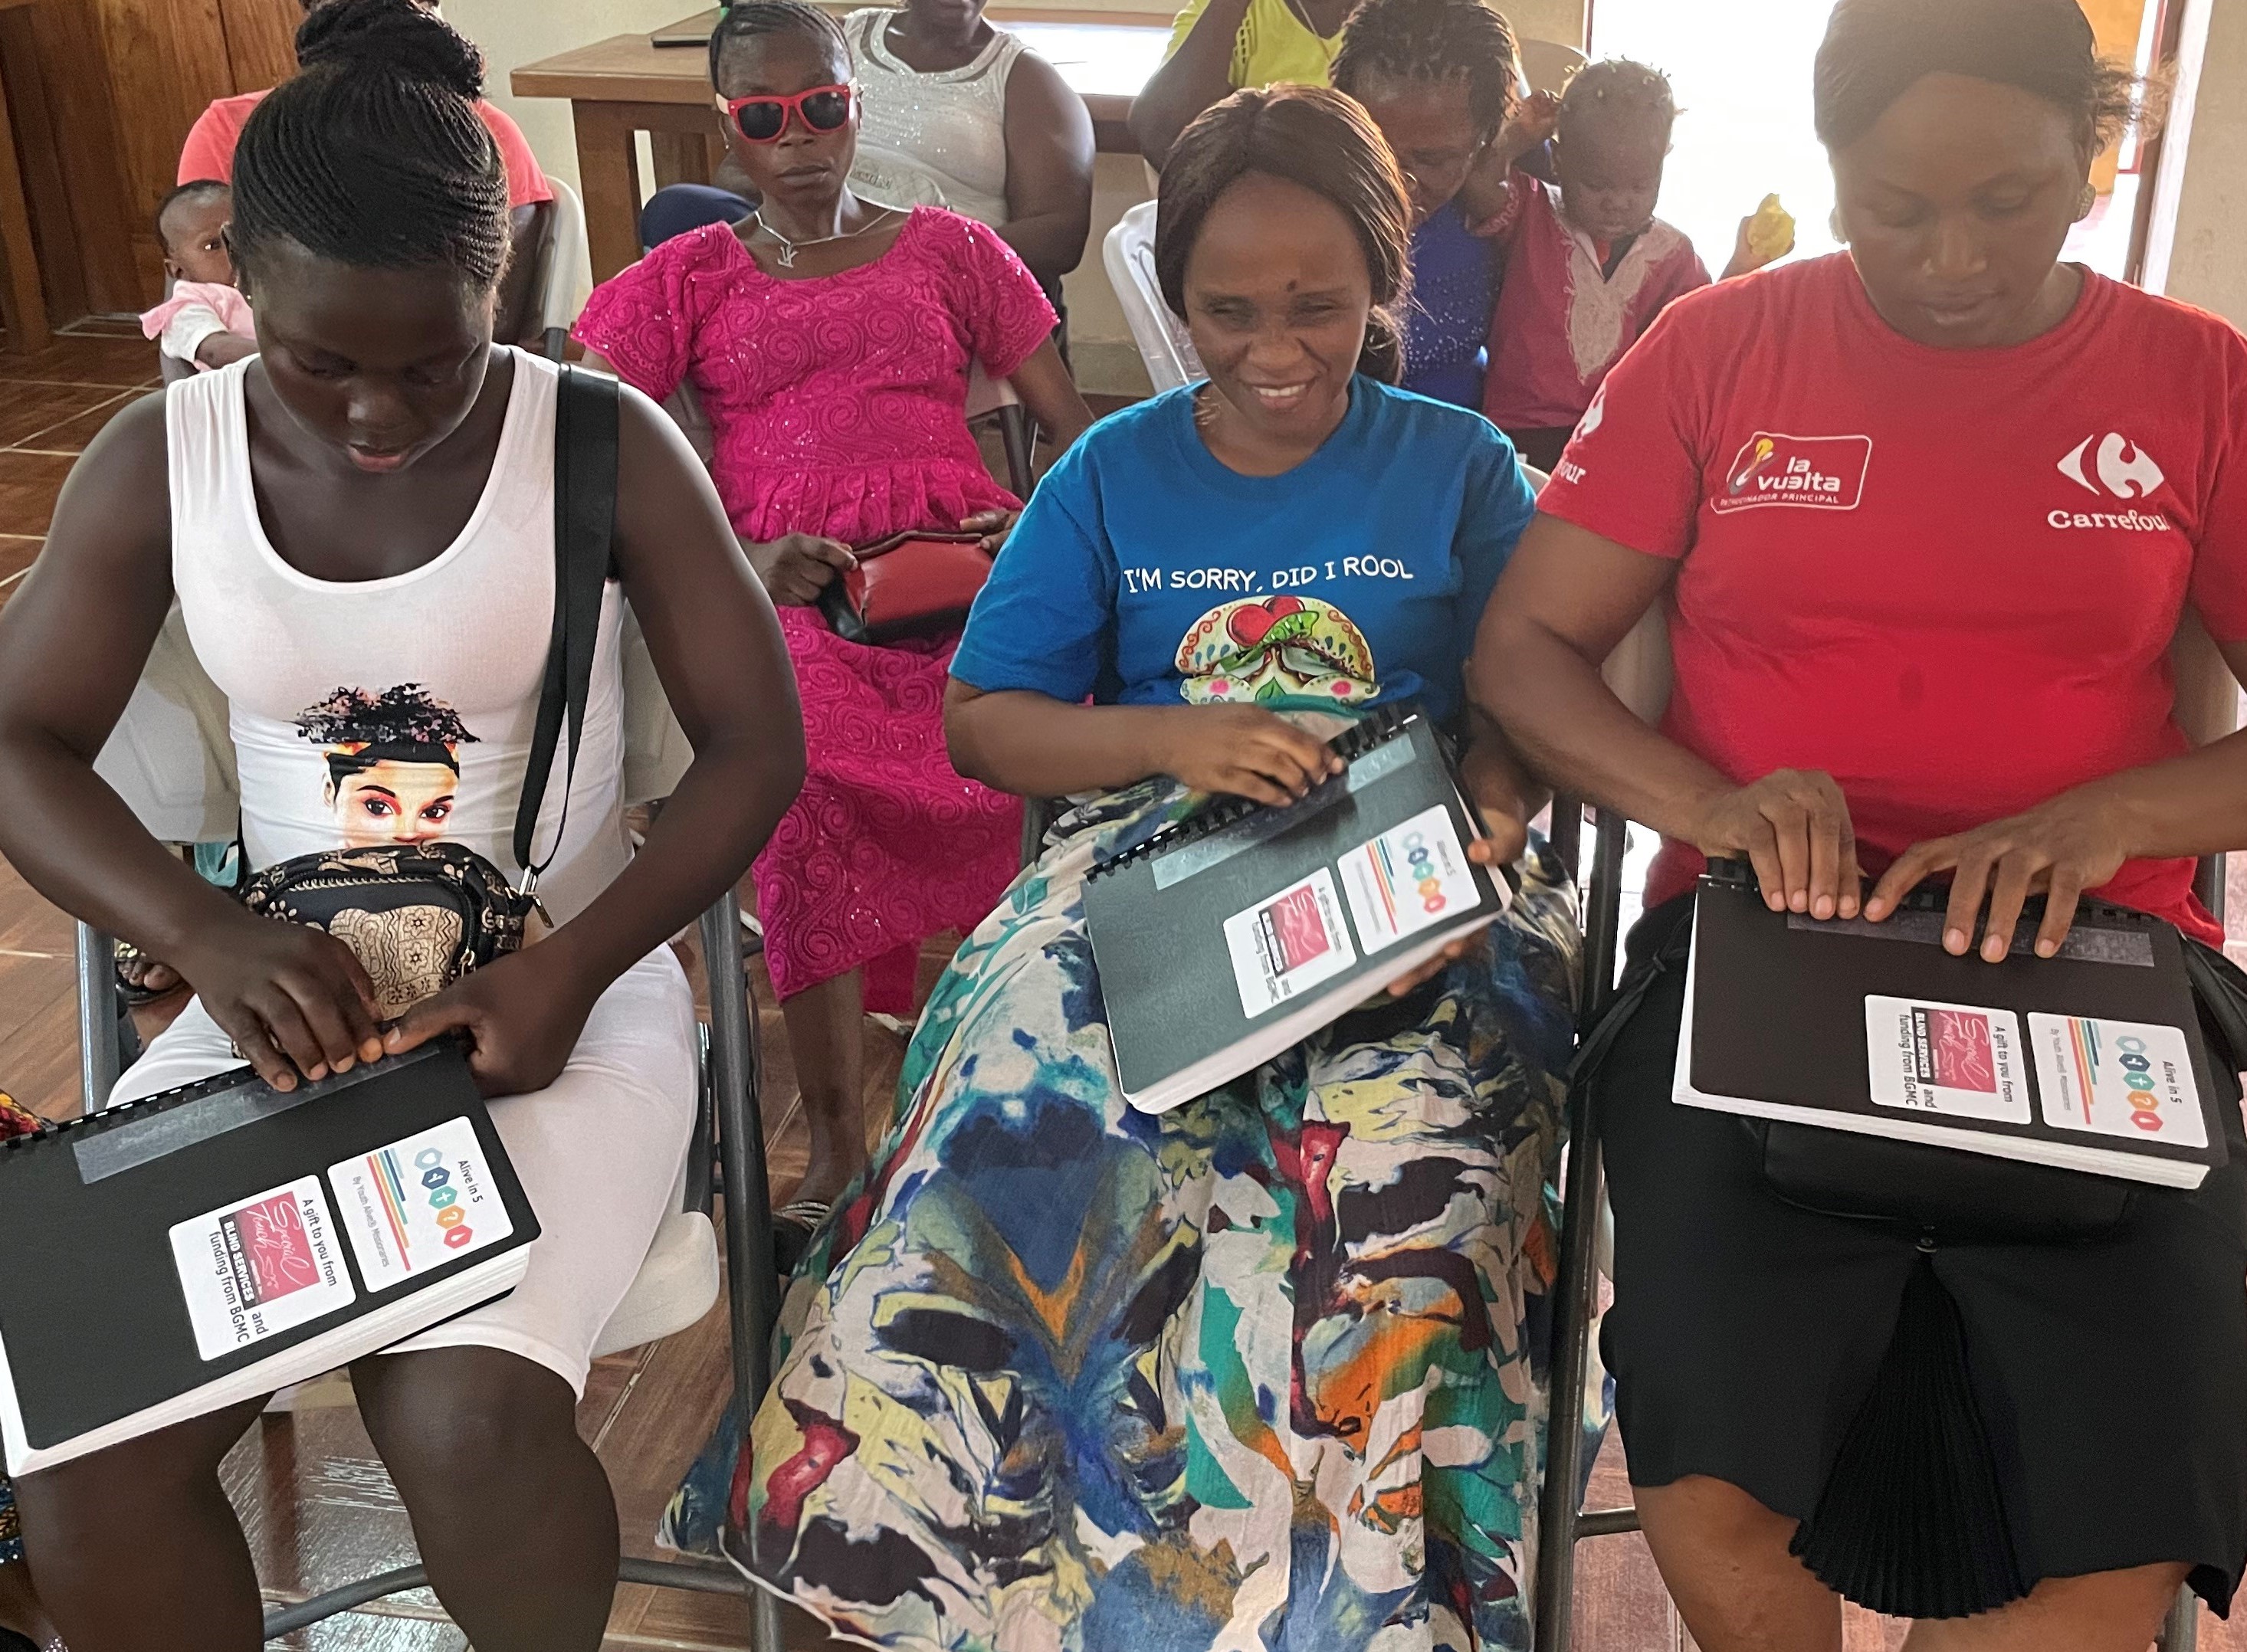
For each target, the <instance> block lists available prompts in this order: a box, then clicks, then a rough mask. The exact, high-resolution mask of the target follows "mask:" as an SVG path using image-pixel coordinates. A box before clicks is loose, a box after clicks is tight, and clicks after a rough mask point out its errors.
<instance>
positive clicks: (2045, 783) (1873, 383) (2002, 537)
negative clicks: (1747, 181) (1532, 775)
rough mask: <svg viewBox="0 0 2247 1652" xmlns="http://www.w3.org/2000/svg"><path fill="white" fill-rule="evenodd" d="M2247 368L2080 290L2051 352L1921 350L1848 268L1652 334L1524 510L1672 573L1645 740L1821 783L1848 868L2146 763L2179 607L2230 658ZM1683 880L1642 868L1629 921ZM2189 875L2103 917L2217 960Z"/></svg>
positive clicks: (2178, 328)
mask: <svg viewBox="0 0 2247 1652" xmlns="http://www.w3.org/2000/svg"><path fill="white" fill-rule="evenodd" d="M2244 447H2247V339H2243V338H2241V337H2240V335H2239V333H2238V332H2237V330H2235V329H2234V328H2233V327H2232V326H2231V325H2230V324H2229V323H2227V322H2225V321H2223V320H2222V319H2220V318H2218V317H2215V316H2211V315H2208V314H2206V313H2204V312H2203V311H2198V310H2194V309H2190V308H2189V307H2187V306H2185V305H2183V304H2174V303H2171V302H2170V301H2168V300H2167V299H2164V298H2157V297H2152V296H2151V295H2149V294H2147V293H2143V292H2141V291H2139V290H2136V289H2135V288H2132V287H2125V286H2121V285H2120V284H2118V283H2114V282H2112V281H2108V280H2107V279H2105V278H2104V277H2102V276H2097V275H2093V274H2090V273H2088V272H2086V274H2085V276H2084V279H2083V292H2082V295H2081V297H2080V298H2079V299H2078V301H2077V303H2076V304H2075V307H2074V309H2073V311H2071V312H2070V313H2069V315H2068V316H2067V317H2066V319H2065V320H2063V321H2062V322H2061V323H2060V324H2059V325H2058V326H2057V327H2054V328H2053V329H2052V331H2049V332H2047V333H2046V334H2044V335H2043V336H2042V337H2040V338H2032V339H2031V340H2030V341H2029V342H2028V343H2026V344H2024V345H2015V346H2013V347H2012V348H2010V349H2003V350H1937V349H1933V348H1929V346H1926V345H1917V344H1914V343H1912V342H1910V341H1909V340H1908V339H1906V338H1902V336H1900V335H1899V334H1897V333H1896V332H1895V331H1893V330H1892V329H1890V328H1889V327H1888V324H1886V323H1885V322H1883V321H1882V320H1881V318H1880V317H1879V315H1878V314H1877V313H1876V312H1875V311H1874V309H1873V307H1872V304H1871V303H1870V301H1869V300H1868V298H1867V297H1866V296H1865V290H1864V288H1863V286H1862V284H1861V283H1860V282H1859V280H1858V278H1857V273H1856V269H1855V267H1854V265H1853V264H1852V263H1850V261H1849V259H1848V256H1847V255H1846V254H1837V255H1835V256H1831V257H1827V258H1820V259H1813V260H1810V261H1807V262H1805V263H1796V264H1791V265H1787V266H1784V267H1782V268H1779V269H1777V270H1769V271H1766V272H1765V273H1762V274H1759V275H1756V276H1749V277H1746V278H1745V279H1742V280H1738V281H1728V282H1725V283H1720V284H1719V285H1718V286H1714V287H1711V288H1709V289H1708V290H1705V291H1703V292H1699V293H1695V294H1692V295H1690V296H1689V297H1686V298H1684V299H1682V300H1681V301H1679V302H1678V303H1677V304H1675V305H1673V306H1672V307H1671V308H1670V310H1669V311H1666V312H1665V313H1664V314H1663V317H1662V318H1661V320H1660V321H1658V322H1656V324H1655V326H1654V328H1653V330H1652V331H1649V333H1648V334H1647V336H1646V338H1645V339H1644V341H1643V343H1642V344H1641V345H1639V346H1638V348H1637V349H1636V350H1634V351H1633V352H1631V353H1630V354H1629V356H1628V357H1626V358H1624V359H1623V361H1622V363H1620V364H1619V365H1617V366H1616V368H1615V372H1613V373H1612V374H1610V375H1609V377H1608V381H1607V385H1606V387H1605V389H1604V390H1603V391H1602V394H1601V396H1600V398H1599V399H1598V400H1596V401H1595V403H1594V404H1593V406H1592V408H1591V410H1590V411H1589V412H1588V413H1587V414H1586V415H1585V418H1584V421H1583V423H1582V425H1581V426H1580V427H1578V430H1577V433H1576V438H1575V440H1574V441H1573V442H1571V443H1570V444H1569V447H1568V450H1567V455H1566V456H1565V457H1564V458H1563V459H1562V461H1561V467H1560V469H1559V472H1558V474H1555V475H1554V478H1553V481H1552V485H1551V486H1550V487H1549V488H1547V489H1546V491H1545V494H1544V496H1543V498H1542V499H1541V500H1540V502H1539V503H1540V508H1541V509H1545V510H1547V511H1550V512H1552V513H1553V514H1554V515H1558V516H1560V517H1562V518H1564V519H1565V520H1567V521H1569V522H1574V523H1576V524H1578V525H1579V526H1581V527H1583V528H1587V529H1590V530H1591V531H1593V532H1594V533H1596V534H1599V535H1602V536H1604V537H1606V538H1608V539H1612V540H1614V541H1615V542H1617V543H1621V544H1623V545H1627V546H1629V547H1630V548H1631V549H1633V550H1640V551H1643V552H1645V553H1647V554H1648V555H1649V556H1665V557H1670V558H1676V559H1681V561H1682V565H1681V567H1680V568H1679V570H1678V573H1677V582H1676V584H1675V586H1674V587H1673V590H1672V595H1671V597H1670V602H1669V620H1670V650H1671V654H1672V657H1673V659H1674V661H1675V666H1676V686H1675V689H1674V690H1673V692H1672V694H1671V698H1670V708H1669V711H1668V713H1666V714H1665V715H1664V717H1663V724H1662V727H1663V733H1665V734H1668V735H1669V736H1670V738H1671V739H1672V740H1675V741H1677V742H1678V743H1679V744H1680V745H1682V746H1684V747H1686V748H1687V749H1688V750H1690V751H1692V752H1694V753H1696V754H1698V755H1699V756H1700V757H1702V758H1703V759H1704V761H1707V762H1709V763H1710V764H1711V765H1712V766H1714V767H1715V768H1717V769H1718V770H1719V771H1720V772H1722V773H1723V774H1724V775H1726V776H1728V777H1729V778H1731V780H1733V781H1735V782H1739V783H1742V784H1745V783H1746V782H1750V781H1752V780H1754V779H1756V778H1758V777H1759V776H1760V775H1765V774H1767V773H1769V772H1770V771H1772V769H1775V768H1822V769H1825V770H1826V771H1827V772H1828V773H1830V774H1831V775H1833V776H1834V780H1835V781H1836V782H1839V784H1840V785H1841V790H1842V792H1843V793H1844V795H1847V798H1848V800H1849V809H1850V814H1851V816H1852V817H1853V819H1854V822H1855V824H1856V829H1857V836H1858V840H1859V843H1860V854H1861V857H1863V858H1864V859H1865V860H1866V861H1867V863H1868V870H1876V869H1878V868H1880V867H1882V866H1885V865H1886V864H1887V863H1888V860H1889V859H1891V858H1893V857H1895V855H1896V854H1897V853H1899V852H1900V851H1901V850H1903V849H1904V848H1905V847H1907V846H1908V845H1909V844H1910V843H1915V842H1917V841H1919V840H1921V839H1923V838H1927V837H1933V836H1942V835H1943V834H1945V833H1949V832H1954V831H1958V830H1963V829H1966V828H1969V827H1971V826H1977V825H1980V824H1983V823H1986V822H1989V821H1991V820H1996V819H1999V818H2002V817H2003V816H2007V815H2011V814H2014V813H2017V812H2018V811H2020V810H2022V809H2028V808H2030V807H2032V806H2033V805H2035V804H2037V803H2040V802H2044V801H2045V800H2046V799H2047V798H2050V797H2052V796H2053V795H2056V794H2058V793H2059V792H2062V791H2065V790H2066V789H2068V788H2070V787H2073V786H2077V785H2080V784H2082V783H2083V782H2087V781H2091V780H2094V779H2097V778H2099V777H2100V776H2102V775H2110V774H2113V773H2114V772H2115V771H2117V770H2119V769H2124V768H2135V767H2138V766H2140V765H2141V764H2145V763H2149V762H2153V761H2157V760H2159V759H2161V758H2164V757H2168V756H2171V755H2173V754H2176V753H2178V752H2181V751H2182V750H2184V749H2185V744H2186V742H2185V738H2184V736H2183V734H2182V733H2181V732H2180V731H2179V730H2178V728H2177V727H2176V725H2175V723H2174V722H2173V721H2172V720H2171V718H2170V708H2171V706H2172V703H2173V701H2174V699H2175V694H2174V689H2173V684H2172V680H2171V677H2170V672H2169V659H2168V645H2169V641H2170V638H2171V637H2172V636H2173V635H2174V633H2175V631H2176V628H2177V624H2178V620H2179V618H2180V616H2181V615H2182V611H2183V609H2184V605H2185V604H2186V602H2187V600H2188V597H2189V600H2190V602H2191V604H2192V605H2193V607H2194V608H2195V609H2196V611H2198V612H2199V614H2200V617H2201V618H2202V619H2203V622H2205V624H2206V625H2207V626H2208V629H2209V631H2210V632H2211V633H2212V634H2213V635H2214V636H2215V638H2216V640H2217V641H2219V642H2234V641H2237V640H2240V639H2241V638H2247V452H2243V451H2242V449H2243V448H2244ZM1699 869H1700V860H1699V857H1698V856H1697V855H1696V854H1695V853H1694V852H1693V850H1691V849H1690V848H1689V847H1688V846H1686V845H1685V844H1683V843H1674V842H1672V843H1664V844H1663V849H1662V852H1661V854H1660V856H1659V857H1657V859H1656V863H1655V868H1654V870H1653V872H1652V874H1651V875H1650V876H1649V879H1648V884H1647V891H1646V898H1647V901H1648V903H1649V905H1652V904H1654V903H1656V902H1659V901H1662V900H1664V899H1667V898H1670V896H1673V895H1677V894H1678V893H1681V892H1682V891H1684V890H1685V889H1686V888H1687V887H1688V886H1689V885H1690V882H1691V880H1692V878H1693V877H1694V876H1695V875H1696V874H1697V872H1698V870H1699ZM2192 872H2193V864H2192V862H2190V861H2189V860H2162V861H2132V862H2130V863H2129V864H2127V865H2126V866H2124V867H2123V868H2122V870H2121V873H2120V875H2118V876H2117V877H2115V879H2114V882H2112V883H2111V884H2107V886H2106V888H2104V889H2103V890H2100V891H2097V892H2098V893H2099V894H2100V897H2101V898H2105V899H2107V900H2111V901H2115V902H2119V903H2121V904H2123V905H2130V906H2134V907H2137V908H2140V909H2141V910H2142V911H2148V912H2153V913H2155V914H2158V915H2159V916H2161V917H2162V918H2168V919H2170V920H2171V921H2172V922H2174V923H2175V924H2177V925H2179V926H2180V927H2182V929H2184V930H2185V931H2187V932H2189V933H2191V934H2195V935H2197V936H2199V937H2201V938H2202V939H2204V940H2208V941H2209V942H2211V943H2220V942H2221V940H2222V939H2223V937H2222V934H2221V932H2220V931H2219V929H2218V927H2217V925H2216V924H2215V923H2213V922H2212V921H2211V920H2210V919H2209V917H2208V914H2207V913H2206V912H2205V911H2203V910H2202V908H2201V907H2200V905H2199V904H2198V903H2197V902H2196V901H2195V900H2194V899H2193V897H2192V891H2191V884H2192Z"/></svg>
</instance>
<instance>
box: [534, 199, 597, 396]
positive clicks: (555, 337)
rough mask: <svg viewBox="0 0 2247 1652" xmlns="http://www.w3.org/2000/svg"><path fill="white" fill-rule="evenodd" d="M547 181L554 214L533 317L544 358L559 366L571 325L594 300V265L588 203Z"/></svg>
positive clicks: (542, 249) (540, 265) (540, 267)
mask: <svg viewBox="0 0 2247 1652" xmlns="http://www.w3.org/2000/svg"><path fill="white" fill-rule="evenodd" d="M547 183H548V184H549V185H550V187H551V188H553V191H554V209H553V211H551V212H550V213H548V214H547V215H546V239H545V242H544V243H543V245H541V246H540V248H539V249H538V273H537V276H536V278H535V284H534V286H533V291H534V292H535V293H536V297H535V298H534V299H533V301H532V303H533V305H534V310H533V314H532V317H531V318H532V320H533V321H534V322H536V333H537V337H538V338H540V339H541V340H542V341H543V345H544V347H545V351H546V354H547V355H548V357H549V358H551V359H553V360H555V361H559V360H561V359H562V350H563V345H566V344H568V343H569V341H570V323H572V322H574V321H576V320H577V312H578V311H581V310H583V309H584V307H585V300H586V299H587V298H589V297H591V296H592V291H593V261H592V255H591V252H589V251H588V250H587V243H586V240H585V203H584V200H583V199H582V198H581V197H580V196H579V195H578V194H577V190H575V189H574V188H571V187H570V185H569V184H568V183H567V182H565V181H563V180H562V179H560V178H552V177H550V178H549V179H547ZM525 336H526V337H528V336H529V332H528V331H526V334H525Z"/></svg>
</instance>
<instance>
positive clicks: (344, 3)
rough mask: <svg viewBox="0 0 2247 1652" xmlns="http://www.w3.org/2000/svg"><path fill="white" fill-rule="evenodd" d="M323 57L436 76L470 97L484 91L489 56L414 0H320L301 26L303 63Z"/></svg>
mask: <svg viewBox="0 0 2247 1652" xmlns="http://www.w3.org/2000/svg"><path fill="white" fill-rule="evenodd" d="M430 24H436V25H437V26H436V27H434V28H432V27H430V26H429V25H430ZM323 63H337V64H341V65H344V66H345V68H351V67H353V66H364V67H366V68H369V69H373V70H376V71H378V72H379V71H383V70H387V71H389V72H393V73H395V74H399V75H402V76H405V77H407V78H409V79H415V80H434V82H436V83H437V84H438V85H441V86H444V87H446V88H447V89H448V90H449V91H451V92H453V94H454V96H456V97H461V98H466V99H468V100H469V101H470V102H474V101H475V99H478V98H481V97H482V96H483V95H484V56H483V53H482V52H481V51H477V50H476V46H475V42H474V41H472V40H470V39H469V38H468V37H467V36H465V35H463V34H461V32H460V31H458V30H457V29H454V28H453V27H452V26H450V25H449V24H446V23H445V22H444V21H443V20H442V19H441V18H440V17H438V16H437V15H436V13H434V12H433V11H431V10H428V9H427V7H425V6H422V5H420V4H418V3H410V0H409V3H406V4H400V3H397V0H380V3H376V4H369V3H365V0H358V3H353V0H324V3H322V4H319V5H316V6H314V7H313V8H312V9H311V11H310V12H308V13H306V14H305V17H304V22H303V23H301V24H298V25H297V67H298V68H300V69H310V68H313V67H315V66H317V65H320V64H323Z"/></svg>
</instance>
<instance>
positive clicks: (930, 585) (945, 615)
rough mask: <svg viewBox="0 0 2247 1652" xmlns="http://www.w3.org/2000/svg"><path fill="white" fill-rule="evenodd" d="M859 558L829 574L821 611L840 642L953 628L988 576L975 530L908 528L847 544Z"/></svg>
mask: <svg viewBox="0 0 2247 1652" xmlns="http://www.w3.org/2000/svg"><path fill="white" fill-rule="evenodd" d="M852 551H853V554H854V555H855V556H857V558H858V565H857V567H856V568H853V569H851V570H850V571H849V572H847V573H845V574H843V575H842V576H841V577H839V578H837V579H834V580H832V581H830V582H829V584H828V586H827V589H826V590H824V591H823V592H822V593H821V595H820V598H819V607H820V611H822V612H823V613H824V614H825V615H826V616H827V623H828V624H829V625H832V626H833V627H834V628H835V634H836V635H837V636H838V637H840V638H843V640H844V641H846V642H854V643H874V644H879V643H893V642H900V641H903V640H904V639H905V638H910V637H929V636H934V635H937V634H939V633H941V632H943V631H951V630H954V629H956V628H957V627H958V626H959V625H960V623H961V622H962V621H963V620H965V619H966V618H967V611H968V610H969V609H970V608H972V607H973V606H974V605H975V593H976V592H977V591H979V590H982V589H983V582H984V581H985V580H987V579H988V578H990V577H991V556H990V553H989V552H987V551H986V550H984V549H983V536H982V535H980V534H963V533H939V532H935V531H932V530H925V529H914V530H911V531H908V532H905V533H901V534H891V536H889V537H888V538H887V539H878V540H876V541H875V542H874V543H872V544H871V545H857V546H854V547H853V548H852Z"/></svg>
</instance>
